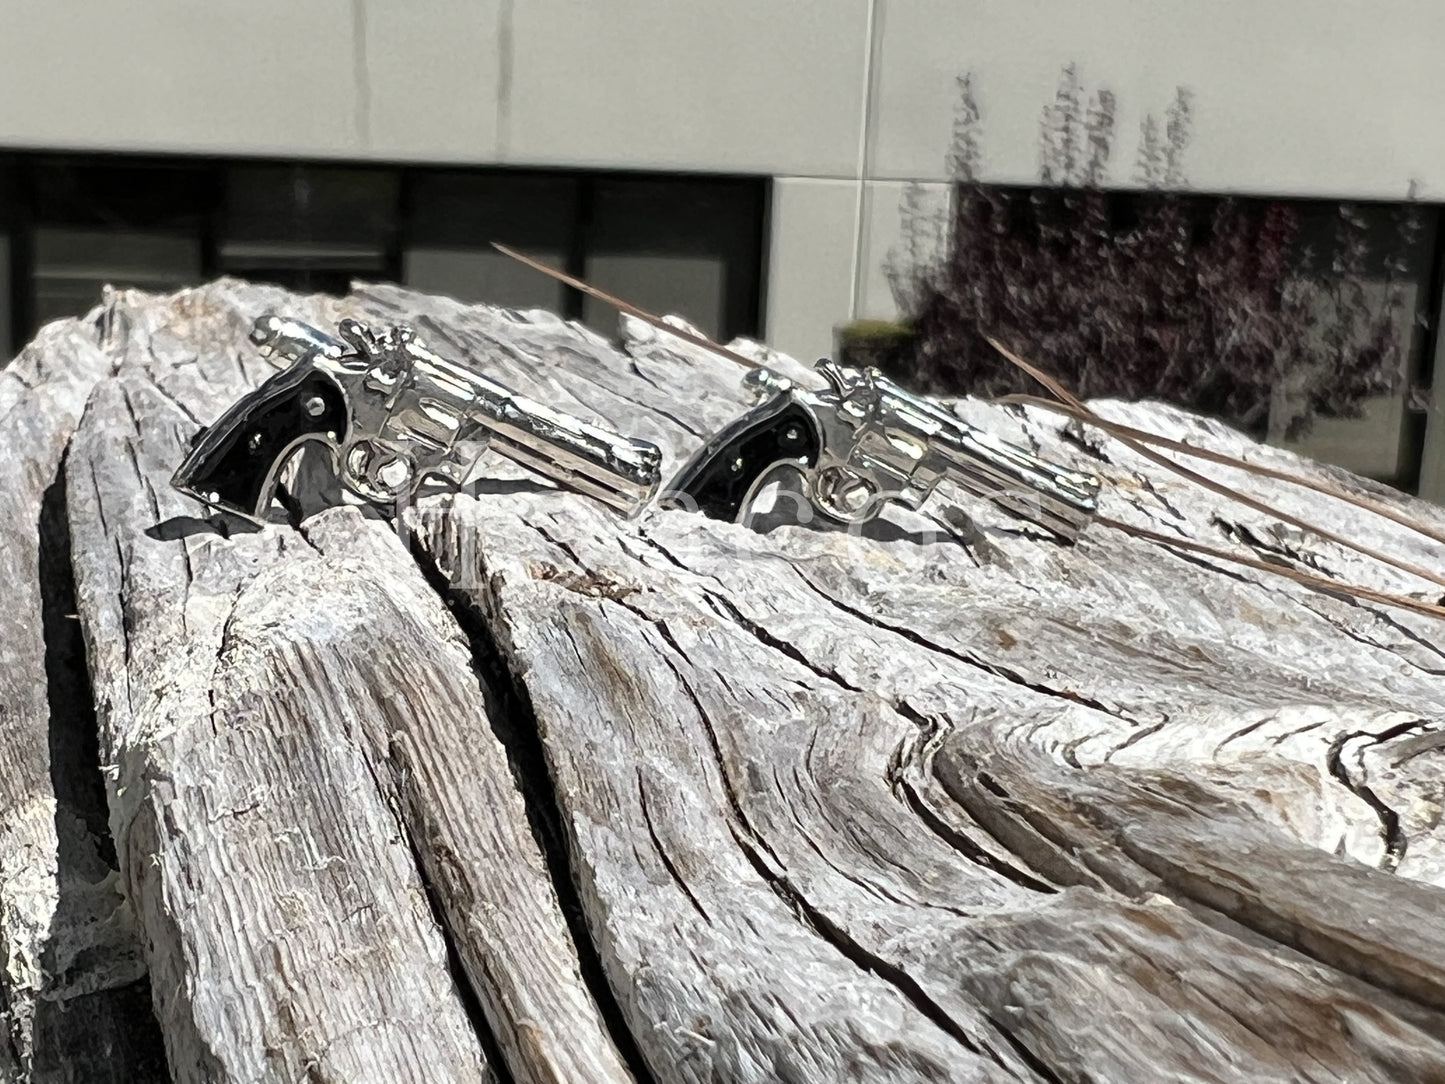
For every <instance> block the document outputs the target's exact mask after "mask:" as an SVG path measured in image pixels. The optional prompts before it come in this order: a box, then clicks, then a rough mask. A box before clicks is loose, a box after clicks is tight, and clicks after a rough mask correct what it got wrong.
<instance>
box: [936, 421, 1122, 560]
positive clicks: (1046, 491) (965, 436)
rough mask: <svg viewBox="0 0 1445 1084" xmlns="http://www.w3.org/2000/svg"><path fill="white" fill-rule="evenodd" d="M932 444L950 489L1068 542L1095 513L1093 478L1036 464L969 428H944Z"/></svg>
mask: <svg viewBox="0 0 1445 1084" xmlns="http://www.w3.org/2000/svg"><path fill="white" fill-rule="evenodd" d="M935 439H936V440H937V441H939V443H940V444H941V446H942V448H941V451H942V453H943V458H944V460H945V461H946V462H947V464H948V471H947V473H948V477H949V479H950V480H951V481H952V482H953V483H954V484H955V485H957V486H959V487H960V488H962V489H965V490H967V491H968V492H970V493H972V494H974V495H976V496H979V497H985V498H987V499H988V500H990V501H993V503H994V504H997V505H998V506H999V507H1000V508H1003V509H1004V510H1005V511H1007V512H1010V513H1011V514H1013V515H1015V516H1018V517H1019V518H1020V519H1025V520H1028V521H1029V522H1031V523H1037V524H1038V525H1039V526H1041V527H1046V528H1048V529H1049V530H1051V531H1055V532H1057V533H1058V534H1060V535H1062V536H1063V537H1065V538H1067V539H1069V540H1070V541H1072V540H1074V539H1076V538H1078V537H1079V534H1080V533H1081V532H1082V531H1083V530H1084V528H1085V527H1087V526H1088V525H1089V522H1090V521H1091V520H1092V519H1093V518H1094V515H1095V513H1096V511H1097V510H1098V503H1099V479H1098V477H1097V476H1095V475H1092V474H1085V473H1083V472H1081V471H1075V470H1070V469H1069V468H1067V467H1063V466H1060V465H1058V464H1056V463H1050V462H1048V461H1047V460H1043V459H1040V458H1039V457H1038V456H1036V455H1033V454H1032V453H1030V452H1028V451H1025V450H1024V449H1023V448H1020V447H1018V446H1017V445H1015V444H1010V443H1009V442H1008V441H1006V440H1001V439H1000V438H998V437H996V436H994V435H993V434H992V433H989V432H987V431H985V430H982V429H978V428H975V427H974V426H971V425H964V424H958V425H955V426H948V427H946V428H944V429H943V430H942V431H941V432H940V433H939V434H938V435H937V437H935Z"/></svg>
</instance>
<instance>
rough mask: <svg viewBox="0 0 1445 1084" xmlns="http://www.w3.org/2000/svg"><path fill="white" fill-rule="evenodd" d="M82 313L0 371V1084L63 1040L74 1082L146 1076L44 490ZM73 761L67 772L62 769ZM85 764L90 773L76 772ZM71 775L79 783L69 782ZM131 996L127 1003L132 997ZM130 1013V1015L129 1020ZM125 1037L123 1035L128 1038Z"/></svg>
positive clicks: (100, 366)
mask: <svg viewBox="0 0 1445 1084" xmlns="http://www.w3.org/2000/svg"><path fill="white" fill-rule="evenodd" d="M109 367H110V364H109V359H108V358H107V357H106V356H105V355H104V354H103V353H102V352H101V351H100V350H99V349H98V348H97V347H96V343H95V330H94V327H93V325H92V324H91V322H90V321H89V320H87V321H81V320H67V321H63V322H60V323H56V324H52V325H50V326H48V327H46V328H44V329H43V330H42V331H41V333H40V335H39V336H38V337H37V339H36V341H35V342H34V343H33V344H31V346H30V347H29V348H28V349H26V350H25V351H24V352H23V353H22V354H21V355H20V357H19V358H17V359H16V360H15V361H14V362H13V364H11V365H10V366H9V367H8V368H6V369H5V370H3V371H0V459H3V461H4V463H5V467H6V478H7V484H6V485H4V486H3V487H0V583H3V584H4V586H5V592H6V593H5V607H4V610H3V612H0V1025H3V1036H0V1079H4V1080H11V1079H23V1080H33V1081H37V1082H38V1081H46V1080H52V1079H58V1078H57V1077H56V1076H55V1075H54V1074H55V1073H56V1072H57V1071H58V1065H59V1063H60V1062H62V1061H64V1060H65V1057H66V1051H65V1050H62V1049H57V1047H59V1046H64V1047H72V1046H74V1047H81V1048H89V1049H93V1050H96V1051H97V1052H98V1053H99V1052H103V1053H104V1054H105V1055H106V1056H105V1057H102V1058H99V1059H96V1060H94V1061H87V1059H86V1058H85V1057H84V1056H82V1057H81V1058H80V1059H79V1061H80V1064H81V1065H83V1066H84V1068H85V1070H86V1073H87V1076H86V1079H88V1080H91V1081H94V1082H96V1084H102V1082H105V1081H112V1080H114V1081H135V1082H140V1081H143V1080H151V1079H155V1078H154V1077H153V1076H152V1075H151V1072H150V1070H151V1069H152V1068H154V1065H153V1059H152V1058H150V1057H148V1055H147V1052H146V1050H145V1049H144V1048H145V1046H146V1042H147V1040H149V1039H151V1038H152V1037H153V1024H152V1030H150V1031H148V1030H147V1029H146V1027H145V1019H144V1017H145V1016H146V1015H147V1014H148V1009H147V1008H146V1005H145V1001H146V1000H147V996H146V993H145V989H144V983H143V982H141V981H140V980H141V979H142V978H143V976H144V973H145V969H144V965H143V964H142V963H141V960H140V947H139V944H138V943H137V940H136V937H135V931H134V929H133V926H132V923H131V921H130V915H129V911H128V910H127V909H126V908H125V907H124V906H123V904H122V901H121V898H120V896H119V894H118V893H117V891H116V875H115V872H114V870H113V869H112V868H111V865H110V861H109V860H108V856H107V855H106V853H105V851H106V844H107V842H108V840H106V839H105V837H106V831H105V820H104V798H103V796H102V795H101V791H100V778H99V776H98V775H96V774H95V764H94V759H93V756H92V757H91V759H90V762H89V763H88V764H87V762H86V759H85V748H84V745H83V743H82V744H81V746H80V748H78V749H76V748H75V747H74V740H75V739H83V737H84V733H85V729H86V727H87V726H90V727H92V728H93V720H92V719H91V715H90V703H89V695H88V688H87V687H86V684H85V680H84V679H85V672H84V671H85V664H84V659H83V658H80V657H78V656H77V653H76V652H75V651H74V646H75V641H76V637H75V635H74V630H75V626H74V621H75V615H74V613H72V612H68V611H70V610H71V607H72V604H73V599H71V597H70V590H69V584H68V582H67V581H68V569H67V562H66V560H65V555H64V548H65V503H64V495H63V486H62V485H60V484H59V476H60V470H61V462H62V459H63V456H64V452H65V448H66V444H67V442H68V441H69V439H70V435H71V432H72V431H73V429H74V428H75V423H76V421H77V420H78V419H79V418H80V414H81V410H82V408H83V407H84V404H85V399H86V396H87V395H88V394H89V391H90V389H91V387H92V386H93V385H94V383H95V382H96V380H98V379H99V378H101V377H102V375H104V374H105V373H106V372H107V371H108V370H109ZM75 768H78V769H80V771H72V770H71V769H75ZM86 768H88V769H89V775H88V776H87V775H83V774H82V773H83V772H84V770H85V769H86ZM77 776H78V777H77ZM137 994H138V996H137ZM137 1014H139V1015H137ZM124 1033H129V1038H130V1039H131V1040H133V1042H131V1041H127V1039H126V1038H123V1037H122V1036H123V1034H124Z"/></svg>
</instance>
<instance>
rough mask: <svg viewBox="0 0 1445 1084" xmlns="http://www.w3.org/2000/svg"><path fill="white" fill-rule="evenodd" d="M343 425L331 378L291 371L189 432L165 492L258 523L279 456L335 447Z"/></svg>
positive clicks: (342, 406)
mask: <svg viewBox="0 0 1445 1084" xmlns="http://www.w3.org/2000/svg"><path fill="white" fill-rule="evenodd" d="M347 418H348V415H347V408H346V397H345V395H343V394H342V391H341V389H340V388H339V387H338V386H337V384H336V382H335V381H334V380H332V379H331V377H329V376H327V375H326V374H325V373H323V372H320V371H318V370H317V369H315V368H314V367H312V366H311V365H309V364H305V363H303V364H300V365H295V366H292V367H291V368H290V369H287V370H286V371H285V372H282V373H278V374H276V375H275V376H273V377H272V378H271V379H270V380H268V381H266V383H264V384H262V385H261V386H260V387H259V388H257V389H256V390H255V391H253V392H251V393H250V394H249V395H246V396H244V397H242V398H241V399H239V400H237V401H236V403H235V404H234V405H232V407H231V408H230V409H229V410H227V411H226V413H224V414H222V415H221V417H220V418H219V419H217V420H216V422H215V424H213V425H212V426H211V427H210V428H208V429H202V430H201V431H200V432H199V433H197V434H196V436H195V438H194V439H193V440H192V441H191V449H190V451H189V452H188V453H187V455H186V458H185V461H184V462H183V463H181V465H180V467H179V468H178V469H177V470H176V473H175V475H174V476H173V477H172V478H171V485H173V486H175V488H176V489H179V490H181V491H182V492H183V493H188V494H190V495H191V496H192V497H195V498H196V499H197V500H200V501H202V502H203V503H205V504H208V505H211V506H212V507H214V508H219V509H221V510H222V511H226V512H233V513H235V514H236V515H240V516H245V517H246V518H247V519H254V520H260V519H263V518H264V517H265V514H266V507H267V505H269V504H270V503H271V498H272V496H273V495H274V493H273V491H274V488H275V476H276V473H277V471H278V469H279V468H280V466H281V462H282V460H283V459H284V458H285V456H286V455H287V454H288V453H289V452H290V451H291V450H292V449H293V448H295V446H296V445H297V444H298V443H300V442H301V441H304V440H311V439H327V438H329V439H332V440H334V441H335V442H336V443H341V442H342V441H344V440H345V438H346V428H347V424H348V421H347Z"/></svg>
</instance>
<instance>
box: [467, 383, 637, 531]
mask: <svg viewBox="0 0 1445 1084" xmlns="http://www.w3.org/2000/svg"><path fill="white" fill-rule="evenodd" d="M483 379H485V378H483ZM486 383H488V384H490V383H491V382H490V381H486ZM493 387H494V388H495V389H496V390H497V391H498V392H500V393H501V394H497V395H494V394H488V393H487V391H483V393H482V394H481V395H479V396H478V399H477V402H476V404H475V405H474V407H473V409H472V417H473V419H474V420H475V421H477V422H480V423H481V424H483V425H484V426H485V427H486V428H487V429H488V430H490V431H491V434H492V437H491V448H492V449H493V450H494V451H497V452H500V453H501V454H502V455H505V456H507V457H508V458H509V459H512V460H514V461H516V462H517V463H520V464H521V465H522V466H524V467H526V468H528V469H529V470H533V471H536V472H537V473H538V474H541V475H545V476H546V477H548V478H551V479H552V480H553V481H555V482H558V483H559V484H561V485H564V486H567V487H569V488H571V489H575V490H577V491H578V492H580V493H586V494H587V495H588V496H590V497H594V498H596V499H597V500H599V501H601V502H603V503H604V504H606V505H609V506H610V507H612V508H615V509H617V510H618V511H619V512H622V513H623V514H624V515H629V516H630V515H633V514H635V513H636V512H637V511H638V510H639V509H641V508H642V506H643V505H645V504H646V503H647V502H648V501H649V500H651V499H652V495H653V494H654V493H656V492H657V487H658V484H659V482H660V481H661V477H662V475H661V467H662V452H661V450H660V449H658V447H657V446H656V445H655V444H652V443H650V442H648V441H645V440H637V439H635V438H632V437H624V436H621V435H620V434H617V433H613V432H610V431H609V430H606V429H603V428H601V427H599V426H595V425H590V424H588V423H587V422H584V421H582V420H581V419H579V418H574V417H572V416H570V415H567V414H562V413H559V412H558V411H555V410H552V409H551V408H550V407H547V406H544V405H543V404H541V403H539V402H537V401H536V400H534V399H529V398H527V397H526V396H522V395H516V394H514V393H511V392H507V391H506V390H505V389H502V388H501V386H500V385H493Z"/></svg>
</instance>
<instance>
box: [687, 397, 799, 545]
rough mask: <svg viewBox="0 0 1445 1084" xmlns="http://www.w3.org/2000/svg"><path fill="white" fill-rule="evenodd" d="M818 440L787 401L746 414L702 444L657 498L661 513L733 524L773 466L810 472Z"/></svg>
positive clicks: (739, 517) (788, 400)
mask: <svg viewBox="0 0 1445 1084" xmlns="http://www.w3.org/2000/svg"><path fill="white" fill-rule="evenodd" d="M822 443H823V441H822V437H821V436H820V435H819V432H818V426H817V424H816V423H815V422H814V421H813V417H812V415H811V414H810V413H809V412H808V410H807V409H806V408H804V407H803V406H801V405H799V404H798V403H797V402H795V401H793V400H792V399H791V398H789V397H786V396H784V397H782V398H781V399H780V400H776V401H774V402H770V403H766V404H764V405H763V406H761V407H758V408H757V409H756V410H752V411H749V412H748V413H747V414H744V415H743V416H742V417H741V418H739V419H738V420H737V421H735V422H733V424H732V425H729V426H728V427H727V428H725V429H723V430H721V431H720V432H719V433H718V434H717V435H716V436H714V437H713V438H712V439H711V440H709V441H708V442H707V443H706V444H704V445H703V446H702V447H701V448H699V449H698V450H697V452H696V453H694V454H693V457H692V458H691V459H689V460H688V461H687V462H686V463H685V464H684V465H683V467H682V469H681V470H679V471H678V473H677V474H676V476H675V477H674V478H673V480H672V484H671V485H670V486H668V488H667V491H666V492H665V493H664V494H663V495H662V498H661V502H660V503H661V504H662V506H663V507H664V508H669V507H671V508H678V507H688V506H689V505H691V506H693V507H695V508H696V509H697V510H698V511H700V512H702V513H703V514H704V515H707V516H711V517H712V518H713V519H721V520H727V521H728V522H730V523H736V522H737V521H738V520H739V519H741V518H742V515H743V513H744V512H745V511H746V510H747V504H748V501H749V500H751V498H752V496H753V489H754V486H755V484H756V483H757V481H758V479H759V478H761V477H762V476H763V475H765V474H767V473H769V472H770V471H771V469H772V468H773V467H774V466H776V465H777V464H778V463H797V464H798V465H799V466H806V467H813V466H816V465H817V463H818V454H819V452H820V451H821V449H822Z"/></svg>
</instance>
